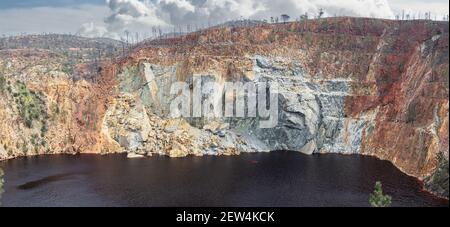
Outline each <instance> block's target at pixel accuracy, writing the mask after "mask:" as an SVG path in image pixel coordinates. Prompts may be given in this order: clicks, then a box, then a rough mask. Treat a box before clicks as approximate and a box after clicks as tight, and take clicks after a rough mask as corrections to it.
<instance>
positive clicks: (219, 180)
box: [0, 151, 448, 207]
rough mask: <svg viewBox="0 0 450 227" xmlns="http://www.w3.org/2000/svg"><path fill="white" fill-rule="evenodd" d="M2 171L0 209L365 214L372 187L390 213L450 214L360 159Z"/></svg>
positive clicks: (8, 166) (143, 162)
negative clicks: (343, 210) (379, 188)
mask: <svg viewBox="0 0 450 227" xmlns="http://www.w3.org/2000/svg"><path fill="white" fill-rule="evenodd" d="M0 167H1V168H2V169H3V170H4V172H5V176H4V180H5V185H4V190H5V192H4V193H3V194H2V196H1V204H2V206H137V207H141V206H156V207H160V206H164V207H166V206H183V207H197V206H214V207H218V206H219V207H220V206H231V207H249V206H262V207H284V206H300V207H303V206H369V202H368V201H369V195H370V193H372V191H373V189H374V185H375V182H376V181H381V182H382V184H383V190H384V192H385V193H386V194H388V195H390V196H392V205H393V206H448V200H442V199H439V198H436V197H434V196H432V195H431V194H429V193H427V192H424V191H423V190H422V187H421V183H420V182H419V181H418V180H417V179H415V178H413V177H409V176H407V175H405V174H403V173H402V172H400V171H399V170H398V169H397V168H395V167H394V166H393V165H392V164H391V163H389V162H387V161H381V160H378V159H376V158H373V157H366V156H359V155H349V156H348V155H347V156H345V155H337V154H326V155H312V156H306V155H302V154H300V153H296V152H284V151H280V152H271V153H254V154H241V155H239V156H222V157H216V156H205V157H187V158H179V159H173V158H168V157H160V156H155V157H149V158H144V159H127V158H126V156H125V155H121V154H118V155H106V156H100V155H76V156H72V155H50V156H36V157H27V158H18V159H14V160H10V161H5V162H1V163H0Z"/></svg>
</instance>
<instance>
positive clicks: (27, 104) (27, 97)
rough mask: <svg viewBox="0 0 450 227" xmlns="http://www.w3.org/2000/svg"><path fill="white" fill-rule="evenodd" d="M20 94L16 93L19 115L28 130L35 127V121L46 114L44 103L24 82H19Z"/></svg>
mask: <svg viewBox="0 0 450 227" xmlns="http://www.w3.org/2000/svg"><path fill="white" fill-rule="evenodd" d="M17 86H18V90H19V91H18V93H14V94H13V96H14V97H15V101H16V103H17V105H18V108H19V114H20V116H21V117H22V119H23V120H24V121H25V125H26V126H27V127H28V128H31V127H32V126H33V121H34V120H38V119H39V118H41V116H43V115H44V114H45V110H44V108H43V107H42V106H43V101H42V100H41V99H40V98H39V96H38V95H37V94H36V93H35V92H30V91H29V90H28V88H27V87H26V86H25V84H23V83H22V82H17Z"/></svg>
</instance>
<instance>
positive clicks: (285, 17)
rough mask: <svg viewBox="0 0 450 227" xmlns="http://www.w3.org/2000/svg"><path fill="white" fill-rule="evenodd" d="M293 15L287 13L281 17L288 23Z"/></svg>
mask: <svg viewBox="0 0 450 227" xmlns="http://www.w3.org/2000/svg"><path fill="white" fill-rule="evenodd" d="M290 18H291V17H290V16H289V15H287V14H283V15H281V19H282V20H283V23H284V24H286V22H287V21H289V19H290Z"/></svg>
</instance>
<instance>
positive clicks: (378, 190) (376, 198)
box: [369, 181, 392, 207]
mask: <svg viewBox="0 0 450 227" xmlns="http://www.w3.org/2000/svg"><path fill="white" fill-rule="evenodd" d="M382 187H383V186H382V185H381V182H379V181H377V182H376V183H375V190H374V191H373V194H370V197H369V202H370V205H371V206H372V207H389V206H391V200H392V198H391V197H390V196H388V195H383V189H382Z"/></svg>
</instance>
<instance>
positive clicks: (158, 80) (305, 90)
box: [119, 56, 374, 154]
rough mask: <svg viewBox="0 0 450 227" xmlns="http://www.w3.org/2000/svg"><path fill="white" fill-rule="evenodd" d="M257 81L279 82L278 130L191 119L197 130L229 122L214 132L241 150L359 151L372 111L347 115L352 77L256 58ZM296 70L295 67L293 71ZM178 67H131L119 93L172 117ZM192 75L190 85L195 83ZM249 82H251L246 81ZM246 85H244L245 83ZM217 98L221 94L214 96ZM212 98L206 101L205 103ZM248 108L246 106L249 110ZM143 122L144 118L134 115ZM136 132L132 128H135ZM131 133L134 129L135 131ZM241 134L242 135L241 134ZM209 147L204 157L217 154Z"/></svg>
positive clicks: (134, 143) (252, 122) (132, 136)
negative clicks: (326, 74) (356, 116)
mask: <svg viewBox="0 0 450 227" xmlns="http://www.w3.org/2000/svg"><path fill="white" fill-rule="evenodd" d="M252 60H253V62H254V64H253V73H254V77H253V79H252V81H251V82H254V83H257V82H263V81H271V82H277V83H278V92H279V93H278V94H279V96H278V124H277V125H276V126H275V127H273V128H260V127H259V121H260V120H261V119H260V118H259V117H256V118H249V117H247V118H215V119H210V118H205V117H201V118H188V119H186V120H187V121H188V122H189V123H190V124H191V125H192V126H193V127H197V128H198V129H199V130H203V131H205V133H210V132H208V131H207V130H205V129H203V126H204V125H206V124H208V122H210V121H212V120H214V121H219V122H223V123H229V125H230V127H229V128H227V129H223V130H220V131H218V132H213V133H212V134H213V135H215V136H218V137H219V138H220V139H221V140H223V141H225V142H226V143H230V145H231V146H232V145H233V142H234V144H238V143H236V140H237V139H238V138H239V140H242V143H244V144H245V146H240V145H239V146H238V145H235V147H236V148H239V149H240V150H241V151H244V152H246V151H248V152H250V151H255V150H257V151H276V150H293V151H299V152H302V153H305V154H312V153H315V152H320V153H326V152H333V153H358V152H360V144H361V138H362V134H363V133H364V130H367V128H370V127H373V125H370V122H371V121H372V118H373V116H374V114H373V113H367V116H362V117H361V118H359V119H352V118H348V117H346V116H345V114H344V105H345V99H346V96H348V95H350V93H351V89H350V86H349V84H350V83H351V82H352V81H349V80H347V79H333V80H329V79H325V78H323V77H322V76H321V75H315V76H313V75H309V74H307V73H306V72H305V70H303V69H302V67H301V66H300V65H301V64H300V63H299V62H295V61H294V62H293V61H291V60H290V59H282V58H276V57H275V58H268V57H262V56H255V57H253V58H252ZM292 66H293V67H292ZM176 72H177V68H176V66H169V67H164V66H158V65H153V64H150V63H143V64H141V65H140V66H136V67H134V68H133V67H131V68H127V69H125V70H123V71H122V73H121V75H119V79H120V81H121V83H120V86H119V89H120V90H121V91H122V92H125V93H129V94H136V93H138V96H139V100H140V102H141V103H142V104H143V105H144V106H145V109H147V110H148V111H152V112H153V113H154V114H156V115H158V116H160V117H162V118H167V117H168V114H169V111H170V109H169V107H170V103H171V101H172V100H173V99H174V98H175V97H176V96H174V95H171V94H170V89H171V85H172V84H173V83H174V82H177V73H176ZM196 76H202V85H205V84H207V82H214V81H216V80H217V78H220V75H210V74H206V73H205V75H196ZM192 78H193V77H192V76H188V78H186V81H185V82H187V83H188V84H193V79H192ZM246 80H248V78H247V79H246ZM242 82H245V81H242ZM215 95H217V97H213V98H214V99H216V100H222V99H221V98H220V96H221V95H223V94H221V93H217V94H215ZM206 98H207V97H205V96H204V97H202V100H205V99H206ZM247 108H248V106H246V110H247ZM134 118H141V119H142V116H135V117H134ZM130 130H131V129H130ZM131 131H132V130H131ZM237 135H239V136H237ZM144 139H145V138H140V137H139V133H137V134H136V133H135V132H132V133H129V136H128V137H127V139H126V144H127V146H128V148H129V149H131V150H133V149H134V148H135V147H139V145H140V144H139V143H140V142H139V141H142V140H144ZM211 149H212V150H214V149H213V148H211V147H210V149H206V150H205V151H203V152H204V153H205V154H210V153H214V152H212V151H211Z"/></svg>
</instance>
